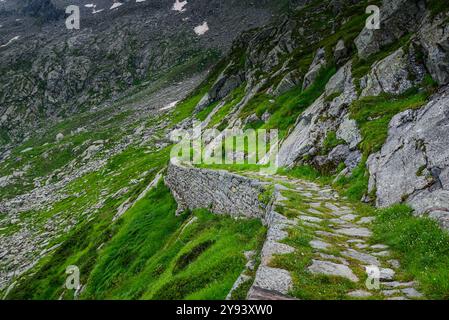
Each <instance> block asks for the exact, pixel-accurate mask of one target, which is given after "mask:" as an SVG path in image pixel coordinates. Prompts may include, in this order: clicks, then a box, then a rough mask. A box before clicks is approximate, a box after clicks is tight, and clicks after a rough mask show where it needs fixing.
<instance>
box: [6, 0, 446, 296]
mask: <svg viewBox="0 0 449 320" xmlns="http://www.w3.org/2000/svg"><path fill="white" fill-rule="evenodd" d="M44 2H45V1H44ZM44 2H42V3H44ZM88 2H89V3H88ZM45 3H48V1H47V2H45ZM176 3H178V1H177V2H176ZM64 4H65V2H64V1H52V2H51V3H48V4H43V5H44V6H50V5H51V6H52V8H54V10H53V9H52V10H50V11H48V10H44V12H50V13H51V12H54V13H55V14H53V13H51V14H50V16H48V17H47V18H45V19H44V20H45V22H41V23H39V22H38V20H39V18H38V17H36V15H37V16H39V12H40V9H39V8H41V7H40V6H37V7H36V6H35V5H33V1H31V4H30V3H28V2H27V3H26V4H24V5H23V6H19V7H17V6H16V5H15V4H14V5H12V4H11V3H8V0H6V3H3V2H2V3H0V5H2V7H0V10H2V11H0V24H1V25H2V27H1V28H0V41H1V43H4V44H6V45H3V46H2V47H0V55H1V57H2V59H1V60H0V69H1V70H2V72H1V73H0V83H1V85H2V90H1V95H0V112H1V114H0V115H1V118H0V119H1V120H0V121H1V122H0V125H1V126H2V128H3V129H2V131H1V137H2V139H3V144H2V149H1V152H2V154H1V158H0V187H1V190H0V197H1V198H0V200H1V202H0V239H1V247H0V292H1V293H2V295H3V296H4V297H5V298H9V299H14V298H25V299H58V298H61V299H62V298H64V299H73V298H81V299H102V298H115V299H137V298H144V299H145V298H146V299H183V298H188V299H223V298H225V297H228V298H241V299H244V298H254V297H256V298H257V297H258V298H263V297H265V298H275V299H280V298H301V299H307V298H316V299H353V298H372V299H386V298H391V297H393V298H397V299H399V298H401V299H406V298H410V299H418V298H426V297H428V298H438V299H447V298H448V296H447V292H449V279H448V278H447V272H446V271H447V269H448V268H449V252H448V248H449V236H448V235H447V232H446V231H444V229H447V228H449V178H448V177H449V176H448V172H449V163H448V161H449V160H448V159H449V154H448V148H447V147H448V144H449V141H448V140H447V133H448V132H449V131H448V130H449V128H448V123H449V113H448V93H449V92H448V90H449V89H448V88H447V86H448V84H449V67H448V61H449V56H448V55H449V42H448V41H449V39H448V36H449V30H448V28H449V13H448V10H449V6H448V5H447V4H446V3H445V2H441V1H436V0H427V1H424V0H394V1H367V0H328V1H292V2H285V3H284V2H283V3H282V5H279V4H278V5H273V2H272V1H263V2H262V3H258V4H257V5H255V4H254V3H252V2H250V1H248V2H246V1H244V2H242V1H235V2H234V1H200V0H197V1H191V2H189V1H188V2H187V4H185V6H184V7H182V8H181V9H179V7H176V8H178V9H179V11H177V10H172V9H173V7H172V6H173V3H172V1H145V2H139V3H134V1H128V2H126V1H123V4H122V5H121V6H118V7H116V8H113V9H109V8H108V5H110V2H108V1H97V2H96V6H95V7H92V6H87V7H86V6H85V5H86V4H87V5H89V4H90V1H86V2H84V1H79V4H80V5H84V7H83V8H82V10H83V12H84V14H83V16H84V15H86V14H87V17H86V18H85V19H83V20H82V25H83V26H84V27H82V28H81V30H79V31H70V32H68V31H67V30H62V29H61V26H60V25H59V24H60V23H62V22H63V20H61V19H59V20H58V19H57V17H56V16H57V15H56V13H57V12H58V10H59V9H61V8H63V6H64ZM284 4H285V6H284ZM369 4H375V5H378V6H380V12H381V28H380V29H379V30H368V29H367V28H366V27H365V22H366V19H367V18H368V15H367V14H365V9H366V7H367V6H368V5H369ZM183 8H185V9H186V11H183V10H182V9H183ZM101 9H105V10H103V11H100V12H97V13H93V12H95V11H98V10H101ZM30 10H31V11H30ZM273 13H276V14H275V15H274V16H272V14H273ZM18 17H19V18H18ZM17 19H19V20H17ZM204 22H207V27H208V28H209V30H208V31H207V32H206V33H204V34H198V33H195V30H197V31H198V29H195V27H198V26H202V29H204V27H205V26H206V24H204ZM28 26H32V27H28ZM200 29H201V28H200ZM200 33H201V32H200ZM16 36H17V37H18V38H14V37H16ZM12 39H14V40H13V41H12V42H10V40H12ZM211 66H213V67H212V68H210V67H211ZM207 70H208V71H207ZM195 121H199V122H201V125H202V127H203V128H215V129H217V130H219V131H223V130H224V129H233V130H234V132H239V131H241V130H243V129H277V130H279V136H280V139H281V142H280V148H279V154H278V160H279V165H280V167H281V168H280V169H279V171H280V172H281V173H282V176H274V177H268V178H267V177H261V176H257V175H254V172H253V171H254V170H253V169H254V167H253V166H250V165H248V166H238V165H235V166H224V167H218V169H226V170H228V171H237V172H238V173H239V174H240V175H242V176H246V177H248V176H249V177H250V178H251V179H254V180H258V181H259V182H253V183H249V184H247V181H248V180H246V178H243V177H240V176H239V177H238V178H237V177H235V176H232V174H231V175H230V176H231V178H230V179H229V180H230V182H229V183H228V182H224V181H227V178H226V177H227V175H228V173H226V172H221V173H217V175H218V176H221V178H219V179H220V181H221V182H220V183H216V182H215V181H214V177H215V176H216V174H215V173H213V172H210V173H207V174H203V175H201V176H200V177H195V176H194V173H192V172H194V169H192V171H191V172H190V171H189V172H187V173H185V174H183V175H181V176H178V175H172V174H171V173H172V172H173V171H171V170H173V169H172V168H171V167H169V169H168V172H167V170H166V168H167V165H168V163H169V153H170V148H171V142H170V140H169V139H168V137H169V134H170V133H171V132H173V130H174V129H180V128H191V125H192V123H193V122H195ZM33 131H35V132H33ZM222 138H223V134H220V135H218V136H217V137H214V138H213V139H211V140H210V141H207V142H208V143H210V145H217V144H219V143H221V139H222ZM259 160H260V159H259ZM209 169H211V170H214V169H217V167H216V166H212V167H211V168H209ZM232 177H234V178H232ZM162 179H164V180H165V182H166V185H167V186H164V184H163V183H162ZM177 179H179V180H177ZM305 180H314V182H313V183H310V182H306V181H305ZM192 181H196V188H197V189H193V188H190V187H189V183H191V182H192ZM240 181H245V182H244V183H243V184H242V183H240ZM254 185H257V186H269V185H272V187H266V190H265V189H264V190H265V191H264V190H262V189H263V188H262V187H260V188H262V189H260V190H259V189H258V191H257V192H260V195H259V196H257V192H255V191H254V190H253V189H252V188H253V187H254ZM174 186H180V187H182V188H184V189H182V190H178V189H176V187H174ZM220 188H225V189H224V190H221V191H218V190H219V189H220ZM190 189H191V190H190ZM332 189H334V190H336V191H333V190H332ZM185 190H187V191H188V192H187V193H189V192H190V193H189V194H188V195H184V196H183V195H182V194H183V191H185ZM189 190H190V191H189ZM236 190H240V191H236ZM170 191H171V192H172V194H173V195H172V194H170ZM234 194H238V195H239V197H238V201H231V203H229V200H230V199H232V197H233V195H234ZM193 195H195V196H193ZM211 198H212V200H211ZM256 198H257V199H256ZM248 203H250V205H249V204H248ZM208 204H209V205H208ZM178 205H179V207H178ZM398 205H399V206H398ZM248 206H250V207H251V206H253V207H254V212H256V213H255V214H254V215H253V214H252V213H253V210H250V209H248ZM271 206H273V212H274V213H273V216H274V217H275V218H276V217H277V218H276V219H278V220H276V219H274V218H273V219H274V220H273V221H274V222H276V221H277V222H278V223H279V224H278V225H273V223H274V222H273V221H267V219H263V218H262V219H260V218H261V217H263V213H261V212H265V211H266V210H267V207H269V208H271ZM391 206H393V207H391ZM269 208H268V210H269ZM376 208H381V209H382V210H378V209H376ZM186 209H187V210H186ZM207 210H209V211H212V213H220V214H222V215H213V214H212V213H211V212H208V211H207ZM228 211H229V212H228ZM242 211H243V216H245V217H246V219H243V220H240V219H239V220H237V221H236V220H235V219H232V218H230V217H227V216H226V213H227V214H229V215H231V216H235V213H238V214H240V213H241V212H242ZM269 212H271V211H269ZM176 213H178V215H177V214H176ZM223 214H224V215H223ZM343 217H344V218H343ZM234 218H235V217H234ZM248 218H249V219H248ZM251 218H253V220H251ZM429 218H430V219H429ZM346 229H347V230H349V231H348V232H346V233H345V232H343V231H344V230H346ZM217 230H220V232H217ZM342 230H343V231H342ZM360 232H361V233H360ZM335 239H337V240H335ZM330 243H331V244H332V245H331V246H332V248H331V247H330ZM387 249H388V250H387ZM267 250H268V251H267ZM205 252H208V254H203V253H205ZM372 261H375V262H376V261H377V262H376V263H375V265H378V266H382V270H383V271H384V273H383V276H384V278H382V281H383V284H382V285H383V287H382V288H379V289H377V290H374V291H370V290H368V291H367V290H365V288H362V287H361V286H362V284H363V282H364V280H365V278H366V277H367V274H366V272H365V271H366V270H364V267H366V266H367V264H370V262H372ZM68 265H76V266H78V267H79V268H80V272H81V284H82V286H81V287H80V288H79V289H78V290H76V291H74V292H73V291H70V290H68V289H67V288H65V287H64V286H63V284H64V281H65V278H66V274H65V269H66V267H67V266H68ZM211 266H213V267H211ZM419 270H427V273H426V274H424V273H422V272H420V271H419ZM265 271H266V272H268V273H265ZM355 278H357V281H354V280H355ZM269 279H279V282H278V283H277V284H276V283H271V282H269ZM359 280H360V281H359ZM266 281H268V282H266ZM301 281H303V282H302V283H301ZM348 281H349V282H348ZM329 283H331V284H332V285H329ZM284 284H285V285H284ZM278 285H281V287H282V288H281V287H279V286H278ZM301 287H302V288H303V289H302V290H301V289H300V288H301ZM261 288H262V290H259V289H261ZM264 288H265V289H264ZM318 292H324V293H323V294H322V295H318V294H317V293H318Z"/></svg>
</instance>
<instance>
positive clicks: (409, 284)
mask: <svg viewBox="0 0 449 320" xmlns="http://www.w3.org/2000/svg"><path fill="white" fill-rule="evenodd" d="M381 284H382V285H384V286H386V287H389V288H401V287H413V286H415V285H416V282H414V281H411V282H399V281H391V282H382V283H381Z"/></svg>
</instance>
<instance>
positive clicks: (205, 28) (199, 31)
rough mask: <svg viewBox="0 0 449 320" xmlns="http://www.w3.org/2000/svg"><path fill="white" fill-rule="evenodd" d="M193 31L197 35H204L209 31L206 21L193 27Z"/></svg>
mask: <svg viewBox="0 0 449 320" xmlns="http://www.w3.org/2000/svg"><path fill="white" fill-rule="evenodd" d="M193 30H194V31H195V33H196V34H197V35H199V36H202V35H204V34H205V33H206V32H207V31H209V26H208V24H207V22H206V21H204V22H203V24H202V25H199V26H197V27H195V28H194V29H193Z"/></svg>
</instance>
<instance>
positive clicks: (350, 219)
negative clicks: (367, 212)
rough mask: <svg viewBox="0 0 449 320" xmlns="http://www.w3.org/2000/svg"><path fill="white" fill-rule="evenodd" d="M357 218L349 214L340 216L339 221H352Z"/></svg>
mask: <svg viewBox="0 0 449 320" xmlns="http://www.w3.org/2000/svg"><path fill="white" fill-rule="evenodd" d="M356 218H357V216H356V215H355V214H352V213H349V214H345V215H344V216H341V217H340V219H343V220H345V221H354V220H355V219H356Z"/></svg>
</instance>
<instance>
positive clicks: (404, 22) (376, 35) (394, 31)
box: [355, 0, 425, 59]
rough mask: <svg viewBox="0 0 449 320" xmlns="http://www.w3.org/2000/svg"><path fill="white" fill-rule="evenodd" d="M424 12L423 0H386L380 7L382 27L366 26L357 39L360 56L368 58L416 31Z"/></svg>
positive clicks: (356, 43)
mask: <svg viewBox="0 0 449 320" xmlns="http://www.w3.org/2000/svg"><path fill="white" fill-rule="evenodd" d="M424 13H425V1H423V0H384V1H383V4H382V7H381V8H380V21H381V26H380V29H379V30H370V29H367V28H366V27H365V28H364V29H363V30H362V32H361V33H360V34H359V35H358V36H357V38H356V39H355V45H356V47H357V50H358V55H359V57H360V58H362V59H366V58H368V57H369V56H370V55H372V54H374V53H377V52H379V51H380V50H381V49H382V47H384V46H387V45H389V44H392V43H393V42H395V41H396V40H398V39H400V38H401V37H403V36H405V35H406V34H408V33H409V32H414V31H416V30H417V29H418V28H419V25H420V23H421V21H422V19H423V16H424Z"/></svg>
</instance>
